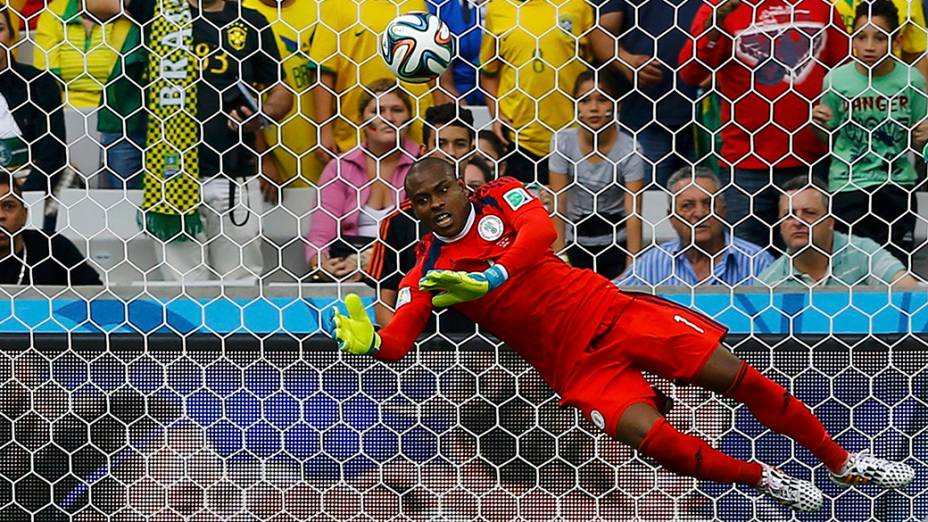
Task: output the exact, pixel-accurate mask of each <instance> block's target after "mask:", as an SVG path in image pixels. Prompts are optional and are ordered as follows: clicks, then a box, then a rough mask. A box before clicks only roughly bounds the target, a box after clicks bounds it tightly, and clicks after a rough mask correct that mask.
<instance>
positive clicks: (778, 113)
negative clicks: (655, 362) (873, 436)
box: [0, 0, 928, 322]
mask: <svg viewBox="0 0 928 522" xmlns="http://www.w3.org/2000/svg"><path fill="white" fill-rule="evenodd" d="M342 4H343V3H341V2H337V1H335V0H322V1H320V2H302V1H299V0H284V1H277V0H242V1H241V3H239V2H236V1H233V0H198V1H196V2H193V1H191V2H190V6H189V7H187V5H186V4H184V3H182V2H166V3H164V7H163V9H164V11H163V12H159V8H158V6H159V5H161V3H160V2H158V1H156V0H85V1H84V2H81V1H80V0H51V1H44V0H43V1H34V0H9V5H8V6H6V7H4V8H3V11H2V13H3V16H2V17H0V45H2V47H3V48H4V49H5V50H6V52H4V53H0V68H2V69H3V72H2V73H0V94H2V102H3V103H2V105H0V127H2V128H0V146H2V151H0V152H2V154H0V162H2V164H3V165H2V166H3V167H4V169H5V170H6V171H7V172H8V173H9V175H10V176H11V177H12V178H13V179H15V182H14V183H13V185H15V186H11V185H10V183H9V182H7V184H6V185H0V186H2V187H5V192H4V194H3V201H4V204H3V209H4V210H3V212H4V213H5V214H4V216H3V219H4V221H3V223H2V226H3V228H4V230H5V231H6V232H7V233H6V234H4V235H3V238H0V242H5V243H6V244H9V245H11V247H9V248H8V250H7V251H6V254H5V258H4V260H3V261H2V265H0V266H3V267H4V269H3V272H2V273H0V281H2V282H4V283H7V284H17V283H18V284H27V283H29V282H33V283H39V279H41V278H39V276H38V273H34V271H35V270H37V268H36V267H37V266H38V263H39V261H41V259H39V258H36V257H34V256H35V255H37V254H34V253H33V252H37V251H39V249H38V247H34V248H33V249H28V250H27V251H23V249H22V248H21V246H20V245H21V244H23V242H22V241H21V240H18V239H17V240H13V239H11V238H13V237H14V236H16V234H17V232H18V231H19V230H20V229H22V228H24V227H25V226H26V223H27V221H28V220H27V219H26V218H25V217H24V214H25V210H24V203H23V197H22V196H21V194H22V193H23V192H24V191H25V192H39V193H42V194H45V195H46V197H47V198H48V199H47V201H48V202H51V204H46V211H45V216H44V222H43V224H42V225H43V226H42V228H43V232H44V233H45V235H46V237H47V238H52V239H49V241H50V243H49V244H50V245H52V248H51V249H49V248H48V246H47V245H46V248H44V249H42V250H41V251H42V252H46V251H49V252H50V255H51V256H52V257H54V256H55V255H56V252H58V251H59V250H60V248H67V251H68V252H69V254H68V259H67V260H66V261H67V262H68V263H70V264H68V265H64V266H65V267H66V268H70V269H71V271H70V274H71V276H69V271H68V270H63V271H56V272H55V273H56V277H53V278H51V279H50V280H47V281H46V280H42V282H43V283H46V284H48V283H55V284H75V285H76V284H84V283H87V282H97V281H98V280H97V279H94V278H87V277H84V276H81V277H77V276H76V275H75V274H76V272H74V270H77V268H76V267H78V266H80V267H83V268H81V270H82V271H83V270H84V268H86V267H88V266H93V259H90V260H89V261H84V260H82V259H79V258H78V259H77V260H75V259H73V257H74V255H73V254H74V253H75V252H74V250H75V249H74V248H72V247H73V246H74V245H71V244H70V243H69V242H68V241H67V240H66V239H64V238H63V237H60V233H59V232H60V231H58V230H57V229H58V228H60V225H58V224H57V223H56V219H55V215H54V210H55V206H56V205H55V204H54V201H55V195H57V194H58V193H59V192H60V191H61V190H62V189H63V188H68V187H73V186H86V187H90V188H91V189H94V190H98V189H114V190H123V191H141V193H142V198H141V202H140V203H139V209H140V211H141V212H140V219H139V226H140V230H143V231H144V232H145V233H146V234H147V235H148V236H149V237H151V238H152V244H153V245H155V248H154V250H155V251H156V257H157V259H158V267H159V272H160V275H161V277H162V278H163V279H165V280H168V281H185V282H191V281H203V280H222V281H238V282H242V281H244V282H255V283H256V282H258V281H260V280H261V279H262V277H263V276H264V275H265V274H267V273H268V272H269V271H270V270H273V269H275V268H278V267H274V266H268V265H269V263H268V262H267V260H266V259H265V256H264V255H263V254H262V250H261V244H262V236H263V234H265V232H266V231H265V230H263V229H262V224H261V223H262V216H264V215H266V213H267V212H268V211H269V209H272V208H275V207H276V206H279V205H281V204H282V200H283V197H282V196H283V195H285V194H286V192H287V191H290V190H293V189H298V188H307V187H311V188H313V189H314V193H315V195H316V200H315V201H314V203H312V211H311V213H310V214H309V216H308V217H309V227H308V233H307V234H306V236H305V237H301V238H293V239H294V240H295V241H299V242H300V243H301V244H302V245H303V247H304V249H305V262H306V264H305V270H304V271H303V272H302V273H298V274H296V279H297V280H299V281H303V282H315V281H364V282H366V283H368V284H370V285H372V286H374V287H376V288H377V289H378V291H379V295H380V298H381V299H380V301H381V303H380V305H381V307H382V309H380V310H378V316H379V317H380V319H381V321H382V322H383V321H386V320H388V319H389V316H390V311H389V308H390V307H392V306H393V304H395V299H396V296H395V286H396V285H395V283H396V281H398V279H399V276H400V275H401V274H402V273H403V272H404V271H405V270H408V268H409V267H411V266H412V262H413V252H414V245H415V242H416V240H417V238H418V237H419V235H421V234H422V233H424V231H422V230H419V229H418V225H417V224H416V222H415V219H414V217H413V216H412V215H411V214H410V211H409V206H408V205H406V204H405V203H404V193H403V182H404V179H405V176H406V173H407V172H408V171H409V168H410V167H411V165H412V164H413V162H414V161H415V160H416V159H417V158H420V157H424V156H428V155H433V156H438V157H443V158H445V159H447V160H449V161H452V162H455V163H456V164H457V168H458V171H459V173H460V176H461V177H462V178H463V179H465V181H466V182H467V184H468V186H470V187H472V188H476V187H478V186H480V185H481V184H483V183H486V182H488V181H490V180H492V179H493V178H495V177H497V176H501V175H509V176H513V177H516V178H517V179H519V180H520V181H523V182H524V183H526V184H527V185H528V186H529V188H530V189H531V190H532V192H533V193H534V194H535V195H537V196H538V197H540V198H542V199H543V200H544V201H545V203H546V206H547V207H548V209H549V211H550V212H551V214H552V218H553V219H554V221H555V225H556V228H557V231H558V238H557V241H556V242H555V243H554V244H553V245H552V247H553V249H554V251H555V253H556V254H558V255H560V256H561V257H562V258H563V259H564V260H565V261H567V262H569V263H571V264H572V265H574V266H580V267H587V268H591V269H594V270H596V271H598V272H600V273H602V274H603V275H606V276H607V277H610V278H614V279H615V280H616V281H617V283H618V284H620V285H647V286H658V285H663V286H666V285H685V286H698V285H726V286H729V287H738V286H743V285H767V286H772V287H776V286H781V285H800V286H803V285H804V286H808V287H812V286H819V285H825V286H845V287H850V286H853V285H859V284H893V285H896V286H899V287H914V286H917V285H918V284H919V283H918V280H917V278H916V277H913V273H914V272H915V270H914V267H913V253H914V252H915V251H916V250H917V248H918V247H919V246H920V245H919V244H916V240H917V238H916V223H917V221H918V215H917V210H918V209H917V198H916V191H918V190H920V189H921V187H922V184H923V180H924V173H923V170H924V161H923V153H922V148H923V147H924V146H925V143H926V141H928V121H926V105H928V104H926V93H925V80H924V76H923V72H924V71H926V70H928V66H926V64H928V61H926V59H925V56H924V55H925V50H926V34H928V30H926V27H925V13H924V10H923V9H922V6H921V5H920V4H917V3H909V2H904V1H901V0H900V1H896V2H890V1H889V0H873V1H870V2H867V1H856V2H853V3H848V2H836V3H835V4H831V3H829V2H827V1H825V0H801V1H800V2H798V3H795V4H786V3H783V2H781V1H779V0H757V1H756V2H742V1H740V0H722V1H717V2H716V1H705V0H685V1H683V2H680V3H679V5H671V4H670V3H667V2H664V1H661V0H635V1H633V0H599V1H598V2H588V1H584V0H565V1H562V2H553V1H551V0H528V1H525V2H513V1H511V0H489V1H486V2H470V1H464V0H440V1H439V0H408V1H404V2H394V1H391V0H359V1H357V3H356V6H357V8H356V9H353V8H352V9H346V8H345V7H344V5H342ZM172 9H173V11H171V10H172ZM413 11H429V12H432V13H434V14H436V15H438V16H439V17H440V18H441V19H442V20H444V21H445V23H446V24H447V25H448V26H449V27H450V29H451V30H452V32H453V34H454V35H455V49H456V58H455V59H454V61H453V63H452V65H451V66H450V67H449V68H448V69H447V71H446V72H445V73H444V74H442V75H441V76H440V77H439V78H437V79H436V80H435V81H433V82H431V83H424V84H412V83H407V82H403V81H399V80H398V79H397V78H396V77H395V76H393V74H392V73H391V72H390V70H389V69H388V68H387V66H386V64H385V62H384V61H383V60H382V59H380V58H379V56H378V34H379V33H380V32H382V31H383V29H384V28H385V27H386V25H387V24H388V23H389V22H390V21H391V20H392V19H393V18H394V17H395V16H397V15H398V14H401V13H407V12H413ZM172 17H173V18H172ZM187 17H189V18H190V19H192V30H180V31H176V30H175V29H172V28H171V26H169V24H168V25H165V24H162V23H161V22H165V21H173V20H178V19H179V20H186V19H187ZM23 42H29V43H30V44H31V46H25V45H23ZM184 48H189V49H190V52H192V53H193V54H194V55H196V58H197V59H196V60H187V59H186V57H183V56H182V55H181V54H177V53H183V52H184V51H182V50H181V49H184ZM184 91H186V95H185V94H184ZM191 94H193V95H192V96H191ZM484 107H485V108H484ZM478 110H479V111H486V112H485V113H488V114H489V119H487V121H485V122H480V121H478V118H475V116H474V112H476V111H478ZM73 113H79V114H82V115H84V116H87V115H92V116H93V118H92V120H91V119H86V121H95V122H96V129H95V130H94V129H88V128H79V129H77V130H76V131H75V129H73V128H70V127H73V125H66V124H65V119H66V115H68V114H73ZM75 133H76V134H77V135H74V134H75ZM88 134H93V136H95V137H96V140H97V141H98V142H99V145H100V151H101V156H100V161H99V162H98V164H97V168H96V169H92V170H91V172H90V173H87V172H82V171H80V169H77V168H76V167H75V163H77V162H79V161H80V160H81V159H84V158H75V157H70V158H69V155H68V154H66V152H65V147H66V146H67V145H68V144H71V143H73V142H74V141H75V140H76V139H80V138H81V137H86V136H87V135H88ZM73 155H74V154H73V153H72V155H71V156H73ZM67 158H69V159H70V161H69V160H68V159H67ZM75 171H77V172H76V174H77V175H75ZM178 174H181V175H178ZM648 191H663V192H664V193H666V194H667V197H668V201H669V203H668V205H667V209H668V219H669V221H670V223H671V225H672V227H673V231H674V232H675V234H676V236H677V237H676V239H671V240H669V241H666V242H660V241H656V239H655V235H654V234H653V233H651V234H645V231H646V230H651V231H652V232H653V229H654V227H655V226H656V225H657V224H658V223H654V222H648V221H647V220H645V219H644V215H645V210H646V209H645V207H644V205H645V200H644V198H643V195H644V194H645V193H647V192H648ZM303 193H310V192H309V191H304V192H303ZM818 196H821V198H818ZM650 201H651V202H653V201H654V200H653V199H652V200H650ZM806 203H808V205H805V204H806ZM818 203H821V205H818ZM803 205H805V206H803ZM812 207H816V208H812ZM20 214H23V215H20ZM32 234H33V232H29V235H32ZM646 236H647V237H648V238H649V239H650V241H646V239H645V238H646ZM664 239H670V238H664ZM33 242H34V241H33ZM27 243H28V242H27ZM64 243H68V245H65V246H64V247H59V248H58V249H56V248H55V245H63V244H64ZM0 246H2V245H0ZM61 261H65V260H61ZM275 262H276V261H275ZM59 264H61V263H59ZM20 268H23V269H24V271H25V272H27V274H26V275H25V276H19V277H17V275H18V274H19V272H20V270H19V269H20ZM842 270H843V271H842ZM102 272H105V271H104V270H101V275H102V276H103V277H102V280H103V281H107V277H106V274H105V273H102Z"/></svg>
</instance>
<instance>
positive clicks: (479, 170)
mask: <svg viewBox="0 0 928 522" xmlns="http://www.w3.org/2000/svg"><path fill="white" fill-rule="evenodd" d="M461 178H462V179H463V180H464V184H465V185H467V188H469V189H471V190H477V189H478V188H480V187H482V186H484V185H486V184H487V183H489V182H491V181H493V180H494V179H496V178H495V177H494V176H493V169H491V168H490V166H489V165H487V163H486V162H485V161H483V160H482V159H480V158H471V160H470V161H468V162H467V165H466V166H465V167H464V175H463V176H461Z"/></svg>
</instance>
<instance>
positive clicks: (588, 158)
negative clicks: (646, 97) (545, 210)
mask: <svg viewBox="0 0 928 522" xmlns="http://www.w3.org/2000/svg"><path fill="white" fill-rule="evenodd" d="M571 94H573V97H574V98H575V99H576V100H577V114H578V116H577V118H578V120H579V122H580V125H579V126H577V127H571V128H569V129H562V130H560V131H558V132H557V134H555V135H554V138H553V139H552V140H551V151H552V152H551V157H550V160H549V162H550V163H549V165H550V171H551V173H550V176H551V191H552V192H554V195H555V201H556V203H555V208H556V209H557V213H556V214H555V217H554V224H555V228H556V229H557V237H558V239H557V241H555V243H554V251H555V252H562V251H564V250H565V247H566V253H567V258H568V259H569V261H570V264H571V265H573V266H576V267H581V268H590V269H593V270H596V271H597V272H599V273H600V274H602V275H604V276H605V277H608V278H609V279H612V278H614V277H616V276H618V275H619V274H621V273H622V271H623V270H624V269H625V265H626V264H627V263H628V262H630V261H631V259H630V258H631V256H634V255H635V254H636V253H638V251H639V250H641V191H642V190H643V189H644V181H643V180H644V165H643V163H642V161H641V156H640V150H639V149H638V146H637V144H636V143H635V139H634V138H632V137H631V136H629V135H628V134H626V133H625V132H623V131H622V130H621V129H620V127H619V125H618V123H616V121H615V110H616V100H617V99H618V94H617V92H616V89H615V88H614V87H612V86H611V85H610V84H608V83H606V82H605V81H603V80H602V79H601V78H600V79H599V80H597V78H596V73H594V72H593V71H589V70H588V71H584V72H583V73H581V74H580V75H579V76H578V77H577V81H576V83H575V85H574V87H573V90H572V91H571ZM566 222H569V223H570V226H569V227H568V226H567V223H566ZM568 245H569V246H568ZM626 257H628V258H629V259H626Z"/></svg>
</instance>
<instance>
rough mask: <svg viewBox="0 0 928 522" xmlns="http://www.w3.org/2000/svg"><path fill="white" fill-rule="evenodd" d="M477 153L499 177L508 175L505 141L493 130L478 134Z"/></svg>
mask: <svg viewBox="0 0 928 522" xmlns="http://www.w3.org/2000/svg"><path fill="white" fill-rule="evenodd" d="M477 153H478V154H479V155H480V157H482V158H483V159H484V160H485V161H486V162H487V163H488V164H490V165H491V166H492V167H493V170H494V171H495V172H496V176H497V177H503V176H505V175H506V160H505V159H503V156H505V155H506V146H505V145H503V140H501V139H499V136H497V135H496V134H494V133H493V131H491V130H482V131H480V132H478V133H477Z"/></svg>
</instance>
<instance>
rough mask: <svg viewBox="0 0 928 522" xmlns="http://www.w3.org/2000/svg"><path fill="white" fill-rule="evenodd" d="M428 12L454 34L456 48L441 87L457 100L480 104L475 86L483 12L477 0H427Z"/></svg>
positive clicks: (479, 92)
mask: <svg viewBox="0 0 928 522" xmlns="http://www.w3.org/2000/svg"><path fill="white" fill-rule="evenodd" d="M428 6H429V12H430V13H432V14H434V15H436V16H438V18H440V19H441V20H442V21H443V22H445V24H446V25H447V26H448V29H450V30H451V34H452V35H454V41H455V45H454V49H455V51H456V53H455V57H454V60H453V61H452V62H451V66H450V67H448V68H447V69H445V72H444V73H443V74H442V76H441V88H442V89H445V90H447V91H448V93H449V94H450V95H451V96H452V97H453V98H454V99H455V101H459V102H460V103H466V104H468V105H483V104H484V103H485V102H484V99H483V92H482V91H481V90H480V89H478V88H477V87H478V85H477V80H478V76H479V75H478V68H479V67H480V40H481V37H482V36H483V31H481V29H480V28H481V27H482V25H483V24H482V20H481V19H482V18H483V13H482V9H481V6H480V3H479V2H473V1H471V0H428Z"/></svg>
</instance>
